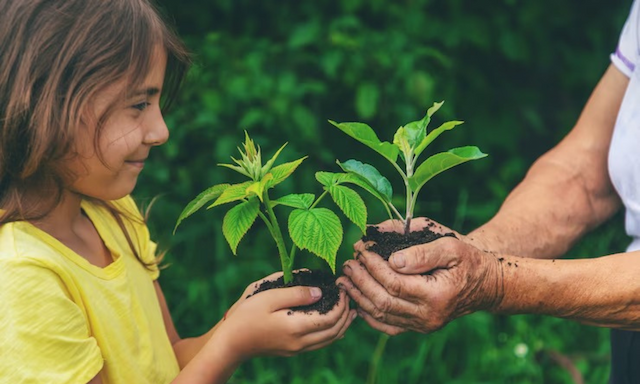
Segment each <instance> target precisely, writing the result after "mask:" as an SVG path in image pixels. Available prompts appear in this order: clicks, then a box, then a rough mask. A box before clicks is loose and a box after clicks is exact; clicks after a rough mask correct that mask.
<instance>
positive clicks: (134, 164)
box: [125, 160, 144, 169]
mask: <svg viewBox="0 0 640 384" xmlns="http://www.w3.org/2000/svg"><path fill="white" fill-rule="evenodd" d="M125 163H127V164H129V165H131V166H132V167H135V168H140V169H142V168H144V160H140V161H125Z"/></svg>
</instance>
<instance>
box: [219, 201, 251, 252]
mask: <svg viewBox="0 0 640 384" xmlns="http://www.w3.org/2000/svg"><path fill="white" fill-rule="evenodd" d="M259 209H260V202H259V201H258V199H256V198H251V199H249V200H248V201H245V202H242V203H240V204H238V205H236V206H235V207H233V208H231V209H230V210H229V212H227V214H226V215H225V216H224V219H223V220H222V233H223V234H224V238H225V239H227V242H228V243H229V246H230V247H231V250H232V251H233V254H234V255H235V254H236V250H237V249H238V244H239V243H240V240H242V237H243V236H244V235H245V234H246V233H247V231H248V230H249V228H251V226H252V225H253V222H254V221H256V217H258V210H259Z"/></svg>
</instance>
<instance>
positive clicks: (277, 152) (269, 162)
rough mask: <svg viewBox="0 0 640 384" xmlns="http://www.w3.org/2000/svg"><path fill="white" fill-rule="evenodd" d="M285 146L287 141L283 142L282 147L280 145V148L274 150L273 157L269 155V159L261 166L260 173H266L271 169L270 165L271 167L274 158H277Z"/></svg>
mask: <svg viewBox="0 0 640 384" xmlns="http://www.w3.org/2000/svg"><path fill="white" fill-rule="evenodd" d="M286 146H287V143H284V144H283V145H282V147H280V149H278V150H277V151H276V153H275V155H273V157H271V159H269V161H267V163H266V164H265V165H264V166H263V167H262V174H263V175H266V174H267V173H268V172H269V171H270V170H271V167H273V163H275V162H276V159H277V158H278V155H280V152H282V150H283V149H284V147H286Z"/></svg>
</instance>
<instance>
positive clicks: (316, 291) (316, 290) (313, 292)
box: [309, 287, 322, 299]
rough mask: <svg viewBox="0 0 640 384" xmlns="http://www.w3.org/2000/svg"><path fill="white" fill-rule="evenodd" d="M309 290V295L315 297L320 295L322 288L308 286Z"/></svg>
mask: <svg viewBox="0 0 640 384" xmlns="http://www.w3.org/2000/svg"><path fill="white" fill-rule="evenodd" d="M309 292H310V293H311V297H313V298H314V299H317V298H319V297H321V296H322V290H321V289H320V288H318V287H311V288H309Z"/></svg>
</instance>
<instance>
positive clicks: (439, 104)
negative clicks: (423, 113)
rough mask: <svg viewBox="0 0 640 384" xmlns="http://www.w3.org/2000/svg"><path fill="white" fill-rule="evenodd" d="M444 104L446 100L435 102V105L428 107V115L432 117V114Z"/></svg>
mask: <svg viewBox="0 0 640 384" xmlns="http://www.w3.org/2000/svg"><path fill="white" fill-rule="evenodd" d="M442 104H444V100H443V101H441V102H439V103H433V106H432V107H431V108H429V109H427V117H428V118H431V116H433V114H434V113H436V112H438V109H440V107H442Z"/></svg>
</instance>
